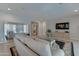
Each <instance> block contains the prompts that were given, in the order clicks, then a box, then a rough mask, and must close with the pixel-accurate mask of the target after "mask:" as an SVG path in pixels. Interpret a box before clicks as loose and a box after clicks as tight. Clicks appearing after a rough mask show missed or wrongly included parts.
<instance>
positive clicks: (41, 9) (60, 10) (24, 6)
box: [0, 3, 79, 21]
mask: <svg viewBox="0 0 79 59" xmlns="http://www.w3.org/2000/svg"><path fill="white" fill-rule="evenodd" d="M8 8H11V9H12V10H10V11H8V10H7V9H8ZM75 9H77V10H79V4H77V3H76V4H73V3H72V4H71V3H70V4H66V3H60V4H58V3H50V4H46V3H44V4H40V3H36V4H34V3H9V4H8V3H4V4H3V3H2V4H1V3H0V14H6V15H8V14H10V15H12V17H17V18H18V19H19V20H22V21H26V20H37V19H43V20H54V19H59V18H62V17H66V16H69V15H74V14H76V13H75V12H74V10H75ZM78 13H79V12H77V14H78ZM8 16H9V15H8ZM1 17H2V16H1Z"/></svg>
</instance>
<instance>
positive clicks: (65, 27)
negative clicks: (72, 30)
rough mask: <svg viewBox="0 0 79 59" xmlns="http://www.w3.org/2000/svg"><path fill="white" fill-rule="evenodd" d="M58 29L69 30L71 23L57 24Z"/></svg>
mask: <svg viewBox="0 0 79 59" xmlns="http://www.w3.org/2000/svg"><path fill="white" fill-rule="evenodd" d="M56 29H69V22H63V23H56Z"/></svg>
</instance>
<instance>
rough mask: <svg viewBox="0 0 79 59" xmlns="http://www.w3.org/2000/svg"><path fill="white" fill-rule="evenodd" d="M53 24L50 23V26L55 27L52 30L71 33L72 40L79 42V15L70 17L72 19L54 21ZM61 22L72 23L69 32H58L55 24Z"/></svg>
mask: <svg viewBox="0 0 79 59" xmlns="http://www.w3.org/2000/svg"><path fill="white" fill-rule="evenodd" d="M51 22H52V23H50V24H52V25H53V27H52V29H53V31H54V32H55V31H69V33H70V39H71V40H79V15H73V16H70V17H65V18H61V19H57V20H52V21H51ZM61 22H69V23H70V29H69V30H56V29H55V24H56V23H61ZM50 28H51V27H50Z"/></svg>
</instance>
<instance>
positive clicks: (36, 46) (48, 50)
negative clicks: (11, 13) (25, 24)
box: [14, 35, 65, 56]
mask: <svg viewBox="0 0 79 59" xmlns="http://www.w3.org/2000/svg"><path fill="white" fill-rule="evenodd" d="M20 41H21V42H20ZM14 43H15V46H16V49H17V51H18V53H19V55H21V56H38V55H39V56H64V55H65V54H64V51H63V50H61V49H60V48H58V47H56V46H57V45H55V44H54V45H55V46H54V45H53V46H52V47H51V46H50V44H49V42H48V41H46V40H42V39H36V40H33V39H31V38H30V37H27V36H23V35H16V36H15V39H14ZM23 43H24V44H26V45H27V46H29V47H30V48H31V49H29V48H28V47H27V46H25V45H24V44H23Z"/></svg>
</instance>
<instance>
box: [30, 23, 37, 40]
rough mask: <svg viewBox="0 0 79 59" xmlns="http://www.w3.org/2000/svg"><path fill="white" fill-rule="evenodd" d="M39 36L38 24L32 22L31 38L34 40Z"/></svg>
mask: <svg viewBox="0 0 79 59" xmlns="http://www.w3.org/2000/svg"><path fill="white" fill-rule="evenodd" d="M37 35H38V23H37V22H31V36H32V38H33V39H35V38H36V37H37Z"/></svg>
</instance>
